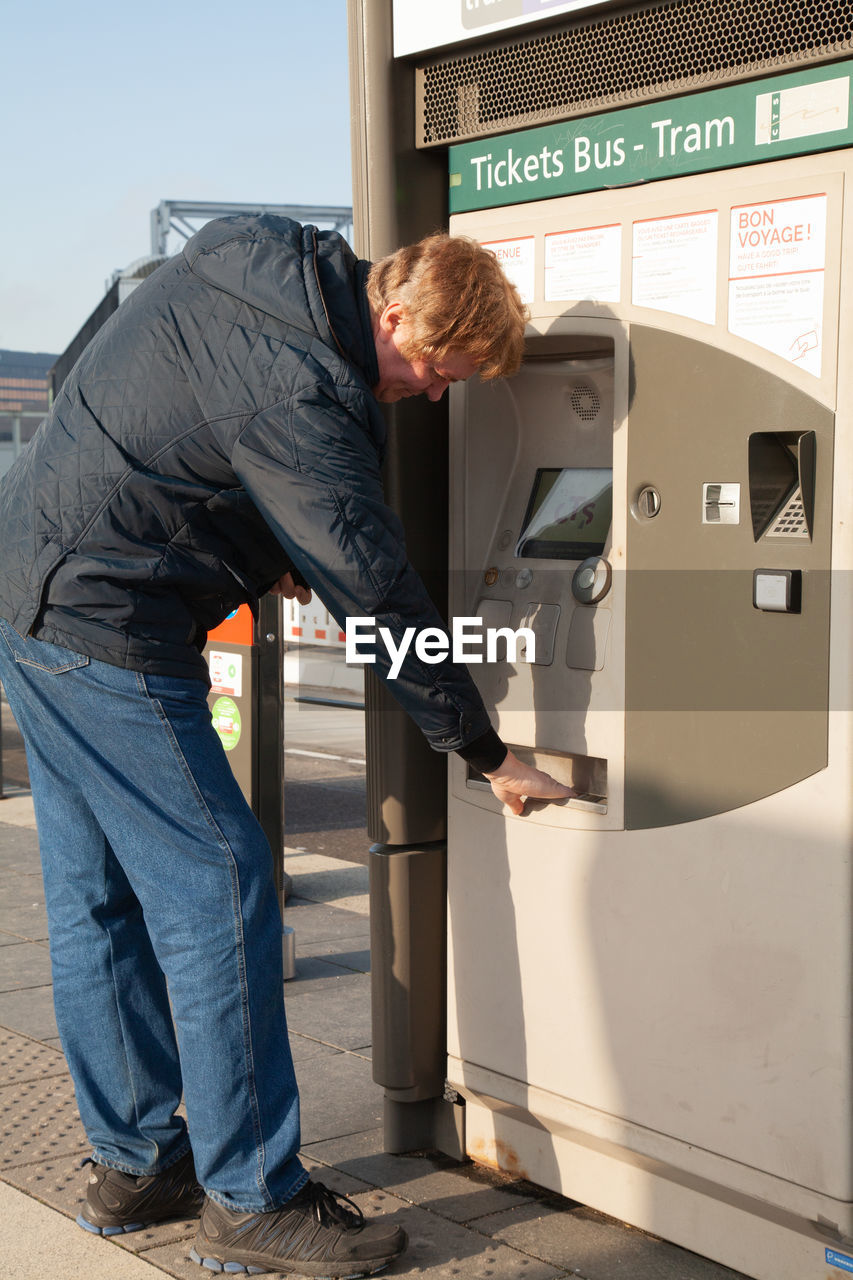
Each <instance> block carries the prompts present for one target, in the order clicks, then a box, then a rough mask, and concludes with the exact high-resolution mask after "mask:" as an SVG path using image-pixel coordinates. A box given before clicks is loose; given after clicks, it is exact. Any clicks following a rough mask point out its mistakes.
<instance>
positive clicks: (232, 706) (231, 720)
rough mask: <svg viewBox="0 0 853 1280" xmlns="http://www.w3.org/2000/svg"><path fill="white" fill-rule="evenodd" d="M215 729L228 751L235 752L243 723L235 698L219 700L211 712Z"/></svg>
mask: <svg viewBox="0 0 853 1280" xmlns="http://www.w3.org/2000/svg"><path fill="white" fill-rule="evenodd" d="M211 719H212V720H213V727H214V729H215V730H216V732H217V733H218V734H219V740H220V742H221V743H222V745H223V747H224V748H225V750H226V751H233V750H234V748H235V747H236V745H237V743H238V742H239V741H240V731H241V729H242V723H241V720H240V708H239V707H238V706H237V703H236V702H235V701H234V699H233V698H217V699H216V701H215V702H214V704H213V710H212V712H211Z"/></svg>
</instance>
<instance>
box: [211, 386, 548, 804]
mask: <svg viewBox="0 0 853 1280" xmlns="http://www.w3.org/2000/svg"><path fill="white" fill-rule="evenodd" d="M325 391H326V389H325V388H324V392H325ZM295 417H296V418H297V419H298V421H297V424H296V425H297V427H299V426H300V425H301V428H302V429H301V430H296V431H295V430H294V418H295ZM232 465H233V466H234V470H235V472H236V474H237V476H238V477H239V478H240V480H241V481H242V482H243V484H244V485H245V487H246V490H247V492H248V493H249V495H250V496H251V498H252V500H253V501H254V503H255V505H256V506H257V508H258V510H259V511H260V512H261V514H262V515H263V517H264V519H265V520H266V521H267V523H268V524H269V526H270V528H271V529H272V531H273V532H274V533H275V535H276V537H277V538H278V540H279V542H280V543H281V545H282V546H283V548H284V549H285V551H286V552H287V554H288V556H289V557H290V559H291V561H292V564H293V570H291V571H290V573H288V574H285V575H284V577H283V578H282V579H281V581H280V582H279V584H277V587H278V588H279V589H282V591H283V593H284V592H289V591H290V590H291V588H292V590H293V593H294V595H295V597H296V598H297V599H300V596H299V591H300V590H304V589H302V588H300V587H299V586H298V585H297V581H298V580H297V577H296V575H297V574H299V575H302V576H303V578H304V580H305V581H306V582H309V583H310V584H311V586H312V587H313V588H314V589H315V590H316V592H317V594H318V595H319V597H320V599H321V600H322V601H323V603H324V604H325V605H326V607H327V608H328V609H329V612H330V613H331V614H332V615H333V617H335V618H336V620H337V621H338V623H339V625H340V626H341V627H344V626H345V623H346V618H347V617H369V618H372V619H373V620H374V621H375V623H376V624H377V627H378V626H383V627H386V628H387V629H388V631H389V633H390V634H392V635H393V636H394V638H395V641H396V642H397V643H399V641H400V640H401V639H402V637H403V635H404V633H405V631H406V630H407V629H409V628H415V629H416V630H420V629H422V628H424V627H439V628H444V623H443V620H442V618H441V616H440V614H439V613H438V611H437V609H436V608H435V605H434V604H433V603H432V601H431V599H430V597H429V595H428V593H427V591H426V588H425V587H424V585H423V583H422V582H421V580H420V578H419V576H418V575H417V573H416V572H415V570H414V569H413V568H412V566H411V564H410V563H409V561H408V557H407V555H406V549H405V543H404V537H403V530H402V526H401V525H400V522H399V519H398V517H397V516H396V515H395V513H394V512H393V511H391V509H390V508H389V507H388V506H387V505H386V503H385V500H384V496H383V493H382V485H381V478H380V475H379V465H378V459H377V457H376V453H375V449H374V448H373V446H372V444H371V443H370V442H369V441H368V440H367V439H366V438H365V435H364V431H363V429H362V428H361V426H360V425H359V422H358V420H357V419H353V418H351V417H350V415H349V414H348V413H347V412H346V410H345V409H344V408H343V407H341V408H340V411H339V413H330V402H329V396H328V394H323V393H320V395H318V397H317V399H316V401H313V402H312V401H310V400H309V401H308V403H305V402H303V403H301V405H300V406H299V409H298V412H297V411H296V410H294V408H293V406H292V405H291V406H288V407H287V408H286V409H285V407H284V406H275V407H273V408H272V409H271V410H268V411H267V412H266V413H264V414H260V415H257V417H256V418H255V419H253V421H252V423H251V424H250V425H249V426H248V427H247V428H246V429H245V430H244V431H243V433H242V435H241V437H240V439H239V441H238V442H237V444H236V446H235V449H234V452H233V455H232ZM288 579H289V581H288ZM288 598H291V599H292V598H293V596H289V597H288ZM300 603H307V600H301V599H300ZM376 659H377V661H376V664H375V667H374V670H376V672H377V674H379V675H380V676H382V677H383V678H385V679H386V680H387V681H388V685H389V689H390V691H391V692H392V693H393V694H394V696H395V697H396V699H397V701H398V702H400V704H401V705H402V706H403V708H404V710H406V711H407V712H408V714H409V715H411V716H412V718H413V719H414V720H415V722H416V723H417V724H418V726H419V727H420V729H421V730H422V731H423V733H424V734H425V736H426V738H427V740H428V741H429V743H430V745H431V746H432V747H433V748H435V749H437V750H439V751H455V750H458V749H460V748H465V747H466V746H468V745H470V744H472V743H475V742H477V741H479V740H480V739H481V738H483V737H484V735H488V734H492V736H493V737H494V739H495V740H496V741H497V742H499V741H500V740H499V739H497V735H494V734H493V731H492V730H491V728H490V722H489V717H488V713H487V711H486V709H485V706H484V705H483V701H482V698H481V696H480V693H479V691H478V690H477V687H476V685H475V684H474V681H473V680H472V678H471V676H470V674H469V672H468V670H467V668H466V667H464V666H461V665H460V664H456V663H452V662H450V661H444V662H442V663H440V664H431V663H425V662H423V661H421V659H420V658H418V656H417V654H416V653H415V649H414V645H410V647H409V649H408V652H407V654H406V658H405V660H404V661H403V663H402V666H401V668H400V671H399V675H398V677H397V679H395V680H390V679H389V661H388V655H387V652H386V651H385V649H384V646H383V645H382V644H377V646H376ZM500 754H501V753H500V751H498V755H500ZM490 756H491V761H494V759H495V753H494V748H492V750H491V752H490ZM491 761H490V762H491ZM492 768H493V769H495V772H494V775H492V774H488V775H487V776H489V779H490V781H492V777H494V781H493V790H494V791H495V794H496V795H497V796H498V798H499V799H500V800H502V801H503V802H504V803H507V804H509V805H510V807H511V808H512V810H513V812H516V813H519V812H521V810H522V807H523V805H522V801H521V797H522V796H529V797H530V798H534V797H535V798H539V799H564V798H567V797H568V796H570V795H572V794H573V792H572V791H571V789H570V788H567V787H564V786H562V785H561V784H560V783H557V782H555V781H554V779H553V778H550V777H549V775H547V774H544V773H541V772H540V771H538V770H535V769H530V768H529V767H528V766H526V765H523V764H521V762H520V761H518V760H517V759H516V757H515V756H513V755H512V753H507V752H505V749H504V755H503V759H502V760H501V763H500V764H499V765H496V764H494V763H493V764H492Z"/></svg>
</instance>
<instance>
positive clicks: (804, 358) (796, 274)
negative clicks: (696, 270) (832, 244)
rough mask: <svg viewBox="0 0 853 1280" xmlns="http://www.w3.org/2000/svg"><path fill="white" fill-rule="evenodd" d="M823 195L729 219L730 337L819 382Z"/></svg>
mask: <svg viewBox="0 0 853 1280" xmlns="http://www.w3.org/2000/svg"><path fill="white" fill-rule="evenodd" d="M825 265H826V195H825V194H820V195H813V196H802V197H797V198H795V199H792V200H772V201H766V202H764V203H762V204H749V205H738V206H736V207H735V208H733V209H732V213H731V248H730V252H729V332H730V333H733V334H736V335H737V336H738V337H740V338H746V339H747V340H748V341H749V342H754V343H756V345H757V346H760V347H763V348H764V349H765V350H766V351H772V352H773V353H774V354H775V355H778V356H781V357H782V358H783V359H784V360H788V361H790V363H792V364H798V365H799V366H800V367H801V368H803V369H806V370H808V372H809V373H813V374H814V375H815V377H820V369H821V354H822V351H821V348H822V337H823V286H824V268H825Z"/></svg>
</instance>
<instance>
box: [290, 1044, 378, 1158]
mask: <svg viewBox="0 0 853 1280" xmlns="http://www.w3.org/2000/svg"><path fill="white" fill-rule="evenodd" d="M294 1065H295V1067H296V1079H297V1081H298V1083H299V1093H300V1104H301V1105H300V1111H301V1116H302V1141H303V1143H312V1142H321V1141H322V1140H323V1139H324V1138H334V1137H338V1136H339V1135H340V1134H344V1133H359V1132H362V1131H363V1130H365V1129H375V1128H376V1127H377V1125H378V1124H380V1123H381V1121H382V1109H383V1092H382V1089H381V1088H380V1087H379V1085H378V1084H375V1083H374V1081H373V1076H372V1073H371V1066H370V1063H369V1062H367V1061H366V1060H365V1059H364V1058H359V1057H357V1056H356V1055H355V1054H352V1053H336V1054H331V1055H323V1056H322V1057H316V1058H311V1059H309V1060H308V1061H307V1062H296V1063H295V1064H294ZM356 1176H357V1175H356Z"/></svg>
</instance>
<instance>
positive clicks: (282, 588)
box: [270, 572, 311, 604]
mask: <svg viewBox="0 0 853 1280" xmlns="http://www.w3.org/2000/svg"><path fill="white" fill-rule="evenodd" d="M270 595H271V596H284V598H285V600H293V599H294V597H295V598H296V599H297V600H298V601H299V603H300V604H310V603H311V588H310V587H301V586H300V587H298V586H297V585H296V583H295V582H294V581H293V574H292V573H290V572H288V573H285V574H283V575H282V576H281V577H280V578H279V580H278V582H277V583H276V584H275V586H273V587H270Z"/></svg>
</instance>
